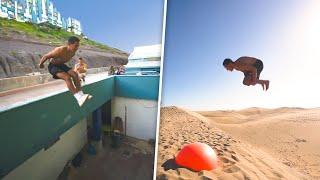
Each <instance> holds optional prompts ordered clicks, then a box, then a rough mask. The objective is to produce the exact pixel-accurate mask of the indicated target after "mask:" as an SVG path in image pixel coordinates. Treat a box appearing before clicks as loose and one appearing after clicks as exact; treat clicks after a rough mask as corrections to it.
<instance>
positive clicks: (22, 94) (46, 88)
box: [0, 73, 112, 113]
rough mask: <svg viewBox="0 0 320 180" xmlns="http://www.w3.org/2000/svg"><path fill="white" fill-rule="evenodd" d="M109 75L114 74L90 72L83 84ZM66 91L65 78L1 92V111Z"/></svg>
mask: <svg viewBox="0 0 320 180" xmlns="http://www.w3.org/2000/svg"><path fill="white" fill-rule="evenodd" d="M108 77H112V76H108V73H99V74H89V75H88V76H87V77H86V82H85V83H84V84H82V86H84V85H88V84H92V83H94V82H97V81H100V80H103V79H106V78H108ZM66 91H69V90H68V88H67V87H66V84H65V82H64V81H63V80H55V81H51V82H48V83H44V84H39V85H35V86H30V87H24V88H17V89H13V90H9V91H4V92H0V113H1V112H3V111H7V110H10V109H12V108H14V107H17V106H22V105H25V104H28V103H31V102H34V101H37V100H40V99H43V98H46V97H50V96H53V95H56V94H59V93H62V92H66ZM70 94H71V93H70Z"/></svg>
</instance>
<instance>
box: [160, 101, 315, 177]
mask: <svg viewBox="0 0 320 180" xmlns="http://www.w3.org/2000/svg"><path fill="white" fill-rule="evenodd" d="M226 112H227V111H226ZM210 113H211V112H202V115H203V114H205V115H206V116H207V115H208V114H210ZM218 113H220V114H219V117H223V118H224V113H225V112H224V111H219V112H218ZM228 113H230V114H235V117H233V118H231V119H230V122H228V123H229V124H234V123H236V122H237V121H236V120H237V119H239V121H241V123H245V122H249V121H246V116H247V115H250V114H252V113H251V112H249V111H245V112H242V113H235V112H228ZM202 115H201V114H199V113H196V112H191V111H188V110H185V109H181V108H177V107H163V108H161V117H160V131H159V139H158V141H159V142H158V143H159V144H158V158H157V174H156V177H157V179H192V180H193V179H195V180H196V179H221V180H229V179H289V180H294V179H310V178H311V176H310V175H307V174H306V173H301V172H299V171H298V170H297V169H296V168H294V167H292V166H288V165H286V164H285V163H283V162H282V161H280V160H279V159H278V158H277V157H276V156H274V155H273V154H270V153H269V152H267V151H265V150H264V149H263V148H261V149H260V148H257V146H255V144H251V143H249V142H247V141H245V140H242V139H240V138H238V136H236V135H234V134H232V133H231V132H226V131H225V130H222V129H223V128H221V127H220V126H218V125H217V124H218V123H219V124H220V123H221V122H215V120H213V119H212V118H213V117H218V116H210V115H209V116H210V118H207V117H208V116H207V117H205V116H202ZM217 119H219V120H220V118H217ZM226 119H227V118H226ZM226 119H225V120H226ZM221 121H222V122H224V121H223V120H221ZM228 123H225V124H223V125H221V126H224V125H226V124H228ZM240 126H241V125H240ZM230 131H232V130H231V129H230ZM258 132H259V131H258ZM261 133H266V132H261ZM266 138H268V136H267V134H265V136H264V139H266ZM299 141H300V140H299ZM301 141H303V140H301ZM193 142H202V143H206V144H208V145H209V146H211V147H212V148H213V149H214V150H215V151H216V153H217V154H218V157H219V167H218V168H217V169H214V170H212V171H201V172H194V171H192V170H189V169H186V168H183V167H179V166H178V165H176V164H175V161H174V157H175V155H176V154H177V153H178V151H179V150H180V149H181V148H182V146H183V145H184V144H188V143H193ZM318 167H319V166H318Z"/></svg>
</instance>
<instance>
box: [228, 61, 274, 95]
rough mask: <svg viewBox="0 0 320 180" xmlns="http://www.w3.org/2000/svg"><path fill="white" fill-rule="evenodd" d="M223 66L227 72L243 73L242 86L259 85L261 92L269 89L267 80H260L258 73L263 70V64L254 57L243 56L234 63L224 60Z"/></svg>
mask: <svg viewBox="0 0 320 180" xmlns="http://www.w3.org/2000/svg"><path fill="white" fill-rule="evenodd" d="M223 66H224V67H225V68H226V69H227V70H228V71H233V70H234V69H235V70H237V71H241V72H243V73H244V76H245V77H244V80H243V84H244V85H247V86H250V85H256V84H257V83H258V84H261V86H262V88H263V90H267V89H268V88H269V80H260V73H261V71H262V70H263V62H262V61H261V60H260V59H257V58H254V57H248V56H243V57H240V58H238V59H237V60H236V61H234V62H233V61H232V60H231V59H225V60H224V62H223Z"/></svg>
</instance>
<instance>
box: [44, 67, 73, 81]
mask: <svg viewBox="0 0 320 180" xmlns="http://www.w3.org/2000/svg"><path fill="white" fill-rule="evenodd" d="M70 69H72V68H70V67H68V66H67V65H65V64H59V65H56V64H52V63H49V66H48V70H49V73H50V74H51V75H52V77H53V78H54V79H60V78H59V77H57V76H56V74H57V73H58V72H66V73H68V71H69V70H70Z"/></svg>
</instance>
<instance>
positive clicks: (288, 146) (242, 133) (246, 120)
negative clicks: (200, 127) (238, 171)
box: [199, 107, 320, 179]
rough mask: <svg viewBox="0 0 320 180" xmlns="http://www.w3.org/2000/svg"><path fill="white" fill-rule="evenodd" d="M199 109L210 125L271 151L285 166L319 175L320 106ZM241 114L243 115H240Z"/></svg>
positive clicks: (317, 177)
mask: <svg viewBox="0 0 320 180" xmlns="http://www.w3.org/2000/svg"><path fill="white" fill-rule="evenodd" d="M230 112H231V111H226V112H223V113H222V112H221V111H211V112H210V111H203V112H199V113H200V114H202V115H203V116H205V117H207V119H208V122H209V124H210V125H211V126H214V127H218V128H220V129H222V130H224V131H226V132H228V133H229V134H231V135H232V136H233V137H235V138H237V139H239V140H241V141H243V142H246V143H249V144H251V145H252V146H254V147H255V148H259V149H261V150H263V151H265V152H267V153H268V154H270V155H272V156H273V157H274V158H275V159H277V160H278V161H279V162H281V163H283V164H285V165H286V166H289V167H292V168H295V169H297V170H298V171H299V172H301V173H303V174H306V175H307V176H310V178H314V179H320V138H319V137H320V132H319V129H320V108H312V109H305V108H288V107H282V108H277V109H262V108H254V109H252V108H249V109H244V110H240V111H232V114H231V113H230ZM239 114H240V115H241V116H242V118H238V116H239Z"/></svg>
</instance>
